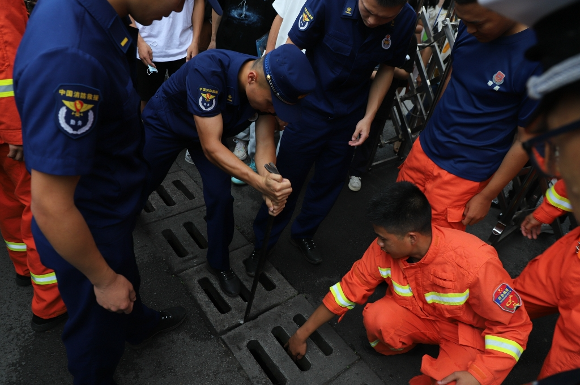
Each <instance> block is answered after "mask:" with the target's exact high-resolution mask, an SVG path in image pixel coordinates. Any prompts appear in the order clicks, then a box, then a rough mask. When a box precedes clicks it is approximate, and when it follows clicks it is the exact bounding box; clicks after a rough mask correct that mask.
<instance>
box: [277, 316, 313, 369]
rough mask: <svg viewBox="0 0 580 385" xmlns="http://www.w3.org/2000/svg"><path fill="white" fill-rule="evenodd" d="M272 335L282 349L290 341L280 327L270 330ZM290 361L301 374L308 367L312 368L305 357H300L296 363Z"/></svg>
mask: <svg viewBox="0 0 580 385" xmlns="http://www.w3.org/2000/svg"><path fill="white" fill-rule="evenodd" d="M272 335H273V336H274V337H276V340H277V341H278V343H279V344H280V345H281V346H282V347H283V348H284V345H286V343H287V342H288V340H289V339H290V336H289V335H288V333H286V330H284V329H283V328H282V327H281V326H276V327H275V328H274V329H272ZM284 350H286V349H284ZM292 361H293V362H294V363H295V364H296V366H297V367H298V369H300V370H301V371H303V372H305V371H307V370H309V369H310V367H311V366H312V365H310V361H308V359H307V358H306V357H302V358H301V359H299V360H297V361H294V360H292Z"/></svg>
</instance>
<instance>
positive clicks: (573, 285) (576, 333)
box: [514, 227, 580, 379]
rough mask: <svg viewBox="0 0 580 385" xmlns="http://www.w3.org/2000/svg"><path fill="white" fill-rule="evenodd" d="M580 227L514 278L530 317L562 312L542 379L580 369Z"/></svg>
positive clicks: (557, 242)
mask: <svg viewBox="0 0 580 385" xmlns="http://www.w3.org/2000/svg"><path fill="white" fill-rule="evenodd" d="M578 250H580V227H578V228H576V229H574V230H572V231H570V232H569V233H568V234H566V235H565V236H563V237H562V238H560V239H559V240H558V241H556V243H554V244H553V245H552V246H551V247H550V248H548V249H547V250H546V251H545V252H544V253H542V254H541V255H539V256H538V257H536V258H534V259H532V260H531V261H530V263H529V264H528V266H526V268H525V269H524V271H522V273H521V274H520V276H519V277H518V278H516V279H515V280H514V284H515V286H516V289H517V291H518V293H519V294H520V295H521V297H522V300H523V301H524V303H525V307H526V310H527V312H528V314H529V316H530V318H532V319H533V318H538V317H542V316H544V315H548V314H553V313H559V314H560V317H559V318H558V321H557V322H556V329H555V330H554V337H553V338H552V347H551V349H550V352H549V353H548V356H547V357H546V360H545V361H544V365H543V366H542V370H541V372H540V376H539V379H542V378H546V377H548V376H551V375H553V374H556V373H560V372H563V371H565V370H570V369H575V368H580V253H579V251H578Z"/></svg>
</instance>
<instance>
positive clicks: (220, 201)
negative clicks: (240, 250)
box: [143, 109, 234, 270]
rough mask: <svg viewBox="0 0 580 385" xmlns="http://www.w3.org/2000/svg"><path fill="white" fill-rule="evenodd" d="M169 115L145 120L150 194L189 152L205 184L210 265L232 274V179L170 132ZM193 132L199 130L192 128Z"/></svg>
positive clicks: (158, 113) (158, 112)
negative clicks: (176, 160)
mask: <svg viewBox="0 0 580 385" xmlns="http://www.w3.org/2000/svg"><path fill="white" fill-rule="evenodd" d="M166 113H171V112H170V111H169V112H166V111H165V110H164V109H150V110H148V114H147V116H146V117H145V119H144V123H145V147H144V148H143V155H144V157H145V160H146V161H147V162H148V163H149V164H150V166H151V171H152V172H151V174H152V177H151V185H150V188H149V192H150V193H151V192H153V190H155V189H156V188H157V186H159V185H160V184H161V182H163V179H164V178H165V176H166V175H167V172H168V171H169V169H170V168H171V165H172V164H173V162H175V159H176V158H177V155H179V153H180V152H181V151H182V150H183V149H184V148H187V149H188V150H189V154H190V155H191V159H192V160H193V162H194V163H195V166H196V167H197V170H198V171H199V173H200V175H201V180H202V183H203V198H204V200H205V207H206V222H207V238H208V239H207V241H208V247H207V260H208V263H209V265H210V266H211V267H213V268H214V269H217V270H228V269H229V268H230V258H229V245H230V243H231V242H232V239H233V237H234V198H233V197H232V193H231V188H232V187H231V176H230V175H228V174H227V173H226V172H224V171H223V170H222V169H220V168H219V167H218V166H216V165H214V164H213V163H211V162H210V161H209V159H207V158H206V156H205V154H204V153H203V149H202V147H201V144H200V143H199V142H197V141H192V140H191V138H185V137H180V136H179V135H177V134H176V133H175V132H173V131H170V130H169V129H168V128H167V127H168V124H167V123H166V122H167V121H166V117H165V114H166ZM191 130H192V131H194V130H195V129H194V128H193V127H191ZM147 195H149V194H147ZM144 203H145V202H144Z"/></svg>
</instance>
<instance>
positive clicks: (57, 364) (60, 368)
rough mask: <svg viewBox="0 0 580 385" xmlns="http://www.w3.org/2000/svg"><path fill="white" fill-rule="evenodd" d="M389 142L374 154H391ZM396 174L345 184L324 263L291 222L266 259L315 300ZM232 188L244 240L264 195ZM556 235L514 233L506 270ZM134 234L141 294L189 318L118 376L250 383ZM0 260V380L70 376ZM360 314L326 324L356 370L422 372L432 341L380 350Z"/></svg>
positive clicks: (66, 379)
mask: <svg viewBox="0 0 580 385" xmlns="http://www.w3.org/2000/svg"><path fill="white" fill-rule="evenodd" d="M384 151H388V150H384ZM384 151H383V153H379V155H378V156H379V157H381V156H383V157H385V156H388V155H389V154H388V153H386V152H384ZM172 170H173V171H180V170H183V171H185V173H187V175H189V176H190V177H191V178H192V179H193V180H194V181H195V182H196V183H197V184H198V186H201V180H200V178H199V174H198V173H197V171H196V169H195V167H193V166H191V165H189V164H187V163H186V162H184V161H183V158H182V156H180V157H179V158H178V159H177V161H176V165H175V166H174V168H173V169H172ZM395 177H396V167H395V166H393V165H383V166H380V167H377V168H375V169H374V170H373V171H372V172H371V173H370V174H368V175H367V176H365V177H363V180H362V182H363V187H362V190H361V191H360V192H357V193H353V192H351V191H350V190H348V188H347V187H346V185H345V187H344V189H343V191H342V193H341V195H340V197H339V199H338V201H337V203H336V205H335V207H334V209H333V211H332V212H331V214H330V215H329V217H328V218H327V219H326V220H325V222H324V223H323V224H322V226H321V227H320V229H319V231H318V233H317V235H316V237H315V240H316V242H317V245H318V247H319V248H320V250H321V251H322V253H323V255H324V262H323V263H322V264H321V265H319V266H312V265H310V264H308V263H307V262H306V261H305V260H304V259H303V258H302V257H301V255H300V254H299V252H298V251H297V250H296V249H295V248H294V247H293V246H292V245H291V244H290V242H289V229H286V230H285V232H284V233H283V235H282V237H281V239H280V242H279V243H278V245H277V246H276V248H275V249H274V252H273V253H272V256H271V259H270V262H271V263H272V265H273V266H274V267H275V268H276V269H277V270H278V271H279V272H280V274H281V275H282V276H283V277H284V278H285V279H286V280H287V281H288V282H289V283H290V284H291V285H292V286H293V287H294V288H295V289H296V290H297V292H298V293H301V294H304V295H305V297H306V299H307V300H308V301H309V302H310V304H311V305H312V306H318V304H319V303H320V301H321V299H322V298H323V296H324V295H325V294H326V293H327V291H328V288H329V287H330V286H331V285H333V284H334V283H336V282H337V281H338V280H340V278H341V276H342V275H343V274H344V273H345V272H347V271H348V270H349V269H350V266H351V265H352V263H353V262H354V261H355V260H356V259H358V258H360V256H361V255H362V253H363V252H364V250H365V249H366V248H367V247H368V245H369V244H370V242H372V240H373V239H374V236H373V232H372V228H371V227H370V225H369V224H368V223H367V222H366V220H365V218H364V211H365V209H366V205H367V202H368V200H369V198H370V197H371V196H373V195H374V194H375V193H377V192H379V191H380V190H381V189H382V188H383V186H385V185H386V184H389V183H392V182H394V180H395ZM232 192H233V195H234V197H235V203H234V207H235V208H234V213H235V218H236V228H237V230H238V231H239V232H240V233H241V234H242V235H243V236H244V237H245V239H246V241H247V242H246V243H245V244H246V245H247V243H248V242H251V241H252V238H253V231H252V221H253V218H254V215H255V213H256V212H257V209H258V207H259V204H260V202H261V197H260V194H259V193H257V192H256V191H254V190H253V189H252V188H251V187H247V186H245V187H237V186H232ZM496 216H497V210H495V209H493V210H492V211H491V212H490V214H489V215H488V217H487V218H486V219H485V220H484V221H483V222H482V223H480V224H478V225H476V226H474V227H471V228H469V231H470V232H472V233H474V234H476V235H477V236H479V237H481V238H482V239H486V238H487V236H488V235H489V232H490V231H491V228H492V227H493V224H494V222H495V217H496ZM553 240H554V239H553V236H550V235H542V236H541V237H540V239H539V240H537V241H529V240H527V239H524V238H523V237H521V236H520V235H519V234H514V235H512V236H511V238H510V239H508V240H506V241H505V242H504V243H503V244H500V246H499V247H498V252H499V255H500V258H501V260H502V262H503V263H504V265H505V267H506V269H507V270H508V272H509V273H510V274H511V275H512V276H517V275H518V274H519V273H520V271H521V270H522V269H523V267H524V266H525V265H526V263H527V262H528V261H529V260H530V259H531V258H533V257H534V256H536V255H537V254H539V253H541V252H542V251H543V250H544V249H545V248H547V247H548V246H549V245H550V244H551V243H552V242H553ZM135 241H136V242H135V245H136V247H135V248H136V254H137V259H138V263H139V267H140V271H141V275H142V297H143V298H144V302H145V303H147V304H148V305H150V306H152V307H153V308H156V309H162V308H164V307H170V306H174V305H177V304H180V305H182V306H184V307H186V309H187V311H188V318H187V320H186V322H185V323H184V324H183V326H181V327H180V328H179V329H176V330H174V331H172V332H170V333H168V334H166V335H160V336H158V337H156V339H155V340H154V341H153V342H152V343H151V344H150V345H149V346H148V347H146V348H144V349H142V350H139V351H135V350H131V349H126V352H125V355H124V357H123V359H122V361H121V363H120V365H119V368H118V370H117V377H116V378H117V380H118V382H119V384H170V383H171V384H246V383H250V382H251V381H250V379H249V377H248V375H247V374H246V373H245V372H244V370H243V369H242V366H241V365H240V364H239V363H238V362H237V360H236V358H235V357H234V355H233V354H232V352H231V351H230V350H229V349H228V348H227V347H226V345H225V344H224V342H223V341H222V339H221V337H220V336H219V335H217V333H215V332H214V331H213V328H212V327H211V325H210V323H209V322H208V320H207V318H206V317H205V316H204V314H203V313H202V312H201V310H200V308H199V306H198V305H197V304H196V302H195V301H194V299H193V298H192V296H191V294H190V292H189V291H188V289H187V286H186V285H184V283H183V282H181V279H180V278H179V277H178V276H174V275H172V274H171V272H170V271H171V270H170V269H169V267H168V264H167V263H166V262H165V261H164V260H163V259H164V258H165V257H166V256H164V255H160V254H159V251H158V247H156V245H155V244H153V242H154V241H153V238H152V237H150V236H148V235H147V234H145V233H144V232H143V231H142V229H140V228H138V229H137V231H136V232H135ZM0 269H1V271H3V272H4V274H3V276H4V277H5V279H4V280H1V281H0V298H1V299H0V303H1V305H2V306H0V335H2V336H3V338H0V384H28V383H36V382H39V381H42V382H43V383H49V384H69V383H71V381H72V380H71V376H70V375H69V374H68V372H67V369H66V354H65V350H64V346H63V345H62V342H61V341H60V333H61V331H62V326H61V327H59V328H57V329H55V330H52V331H50V332H47V333H42V334H37V333H34V332H32V330H31V329H30V326H29V322H30V317H31V312H30V303H29V302H30V298H31V295H32V289H31V288H20V287H17V286H16V285H15V283H14V280H13V275H14V270H13V267H12V265H11V263H10V260H9V258H8V254H7V252H6V250H4V249H2V250H0ZM384 290H385V288H384V287H381V286H380V287H379V288H378V289H377V292H376V293H375V294H374V295H373V296H372V297H371V301H372V300H376V299H378V298H380V297H381V295H382V293H384ZM361 313H362V307H361V306H357V307H356V308H355V309H354V310H352V311H351V312H349V314H347V315H346V316H345V317H344V319H343V321H342V322H340V323H339V324H337V322H336V320H334V321H333V322H331V323H330V324H331V326H332V328H333V329H334V331H335V332H336V333H338V335H339V336H340V337H341V338H342V339H343V340H344V341H345V343H346V344H347V346H349V347H350V348H351V349H352V350H353V351H354V352H355V353H356V355H357V356H358V357H360V358H359V361H358V362H359V363H358V364H356V365H355V367H356V368H357V370H358V368H363V369H364V370H368V368H370V370H372V371H373V372H374V374H376V375H377V376H378V377H379V378H381V379H382V381H384V382H385V383H387V384H394V385H399V384H401V385H403V384H406V383H407V381H408V380H409V379H410V378H411V377H413V376H415V375H417V374H419V367H420V362H421V357H422V356H423V355H424V354H430V355H433V356H436V355H437V347H435V346H418V347H417V348H416V349H414V350H412V351H411V352H409V353H407V354H405V355H401V356H392V357H384V356H381V355H379V354H377V353H375V352H374V351H373V350H372V349H371V348H370V346H369V344H368V341H367V340H366V335H365V331H364V327H363V325H362V315H361ZM554 322H555V317H547V318H545V319H541V320H538V321H535V322H534V331H533V332H532V335H531V337H530V342H529V345H528V349H527V351H526V352H525V353H524V354H523V355H522V358H521V359H520V362H519V363H518V364H517V365H516V367H515V368H514V370H513V372H512V373H511V374H510V376H509V377H508V379H507V380H506V382H505V383H506V384H510V385H511V384H513V385H516V384H523V383H524V382H529V381H531V380H533V379H534V378H535V377H536V376H537V374H538V373H539V370H540V367H541V363H542V361H543V358H544V357H545V355H546V353H547V351H548V349H549V346H550V343H551V336H552V332H553V325H554ZM339 371H340V370H339ZM349 376H350V377H349ZM341 378H343V379H344V380H341V381H342V382H341V381H337V383H346V382H349V381H350V380H348V379H349V378H357V373H356V371H351V372H350V374H349V375H348V376H347V375H346V374H345V376H344V377H341ZM361 383H362V382H361Z"/></svg>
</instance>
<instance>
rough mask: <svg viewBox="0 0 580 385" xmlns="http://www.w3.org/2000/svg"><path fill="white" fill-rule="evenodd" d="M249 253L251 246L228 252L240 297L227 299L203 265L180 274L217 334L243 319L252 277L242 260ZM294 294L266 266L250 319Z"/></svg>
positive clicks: (277, 273)
mask: <svg viewBox="0 0 580 385" xmlns="http://www.w3.org/2000/svg"><path fill="white" fill-rule="evenodd" d="M252 250H253V245H248V246H246V247H244V248H242V249H239V250H236V251H234V252H232V253H230V264H231V267H232V269H233V270H234V272H235V273H236V274H237V276H238V277H239V278H240V280H241V281H242V291H241V293H240V296H239V297H235V298H230V297H227V296H226V295H225V294H223V293H222V291H221V289H220V287H219V282H218V280H217V278H216V277H214V276H213V275H212V274H211V273H209V272H208V271H207V269H206V266H205V265H201V266H197V267H195V268H193V269H189V270H187V271H184V272H182V273H181V274H179V277H180V278H181V279H182V280H183V282H184V283H185V285H186V286H187V288H188V289H189V292H190V293H192V294H193V296H194V297H195V299H196V300H197V302H198V304H199V306H200V307H201V309H202V310H203V312H204V314H205V315H206V317H207V318H208V320H209V322H210V323H211V324H212V326H213V327H214V329H215V330H216V332H217V333H218V334H223V333H224V332H226V331H227V330H230V329H232V328H235V327H237V326H239V325H240V324H241V322H242V319H243V318H244V313H245V310H246V305H247V302H248V299H249V297H250V289H251V288H252V280H253V278H251V277H248V276H247V275H246V273H245V268H244V265H243V263H242V261H243V260H244V259H245V258H247V257H248V256H249V255H250V253H251V252H252ZM296 294H297V293H296V290H294V288H293V287H292V286H290V284H289V283H288V282H287V281H286V280H285V279H284V277H282V276H281V275H280V273H279V272H278V271H277V270H276V269H275V268H274V267H273V266H272V265H271V264H270V263H266V269H265V270H264V274H262V275H261V279H260V284H259V285H258V289H257V290H256V298H255V300H254V303H253V306H252V313H251V316H252V317H255V316H256V315H258V314H261V313H263V312H265V311H267V310H269V309H271V308H273V307H275V306H276V305H278V304H280V303H283V302H284V301H286V300H288V299H289V298H292V297H294V296H295V295H296Z"/></svg>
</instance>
